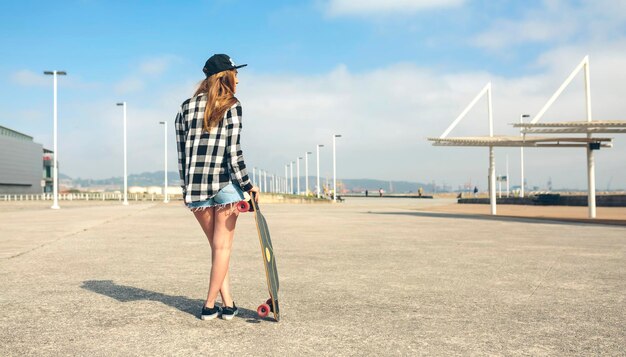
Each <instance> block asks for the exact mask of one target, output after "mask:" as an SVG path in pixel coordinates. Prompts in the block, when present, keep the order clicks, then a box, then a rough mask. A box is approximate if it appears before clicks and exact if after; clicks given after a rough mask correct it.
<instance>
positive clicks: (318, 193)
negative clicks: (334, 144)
mask: <svg viewBox="0 0 626 357" xmlns="http://www.w3.org/2000/svg"><path fill="white" fill-rule="evenodd" d="M323 147H324V145H321V144H317V198H320V197H321V196H320V193H321V191H322V188H321V187H320V148H323Z"/></svg>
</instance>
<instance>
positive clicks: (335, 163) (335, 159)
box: [333, 134, 341, 202]
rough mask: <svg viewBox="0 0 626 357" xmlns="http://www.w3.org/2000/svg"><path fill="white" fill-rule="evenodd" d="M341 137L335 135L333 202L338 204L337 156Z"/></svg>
mask: <svg viewBox="0 0 626 357" xmlns="http://www.w3.org/2000/svg"><path fill="white" fill-rule="evenodd" d="M340 137H341V135H337V134H335V135H333V202H337V155H336V139H337V138H340Z"/></svg>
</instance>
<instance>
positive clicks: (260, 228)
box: [237, 197, 280, 322]
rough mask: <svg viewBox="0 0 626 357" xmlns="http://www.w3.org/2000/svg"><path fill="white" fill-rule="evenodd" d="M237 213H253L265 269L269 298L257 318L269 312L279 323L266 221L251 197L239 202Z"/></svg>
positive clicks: (272, 257)
mask: <svg viewBox="0 0 626 357" xmlns="http://www.w3.org/2000/svg"><path fill="white" fill-rule="evenodd" d="M237 209H238V210H239V212H254V221H255V222H256V228H257V233H258V234H259V244H260V245H261V255H262V256H263V266H264V267H265V278H266V280H267V291H268V292H269V294H270V298H269V299H267V301H265V303H264V304H261V305H259V307H258V308H257V310H256V311H257V314H258V315H259V317H266V316H267V315H269V313H270V312H272V313H273V314H274V320H276V321H277V322H278V321H280V309H279V307H278V288H279V283H278V271H277V270H276V259H275V257H274V248H273V247H272V240H271V238H270V230H269V228H268V227H267V221H266V220H265V217H264V216H263V214H262V213H261V210H260V209H259V205H258V204H257V203H256V201H255V200H254V197H251V199H250V200H249V201H241V202H239V204H238V205H237Z"/></svg>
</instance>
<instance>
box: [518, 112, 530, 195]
mask: <svg viewBox="0 0 626 357" xmlns="http://www.w3.org/2000/svg"><path fill="white" fill-rule="evenodd" d="M529 117H530V115H528V114H522V115H520V116H519V123H520V124H524V118H529ZM523 130H524V128H520V134H519V135H520V136H521V137H522V138H524V136H525V135H524V132H523ZM519 150H520V153H519V154H520V179H521V183H520V191H519V192H520V194H519V196H520V197H524V188H525V187H524V186H526V185H525V184H524V147H523V146H520V148H519Z"/></svg>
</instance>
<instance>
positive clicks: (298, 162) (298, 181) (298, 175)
mask: <svg viewBox="0 0 626 357" xmlns="http://www.w3.org/2000/svg"><path fill="white" fill-rule="evenodd" d="M300 160H302V158H301V157H298V160H296V180H297V184H296V187H297V190H296V194H297V195H299V194H300Z"/></svg>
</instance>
